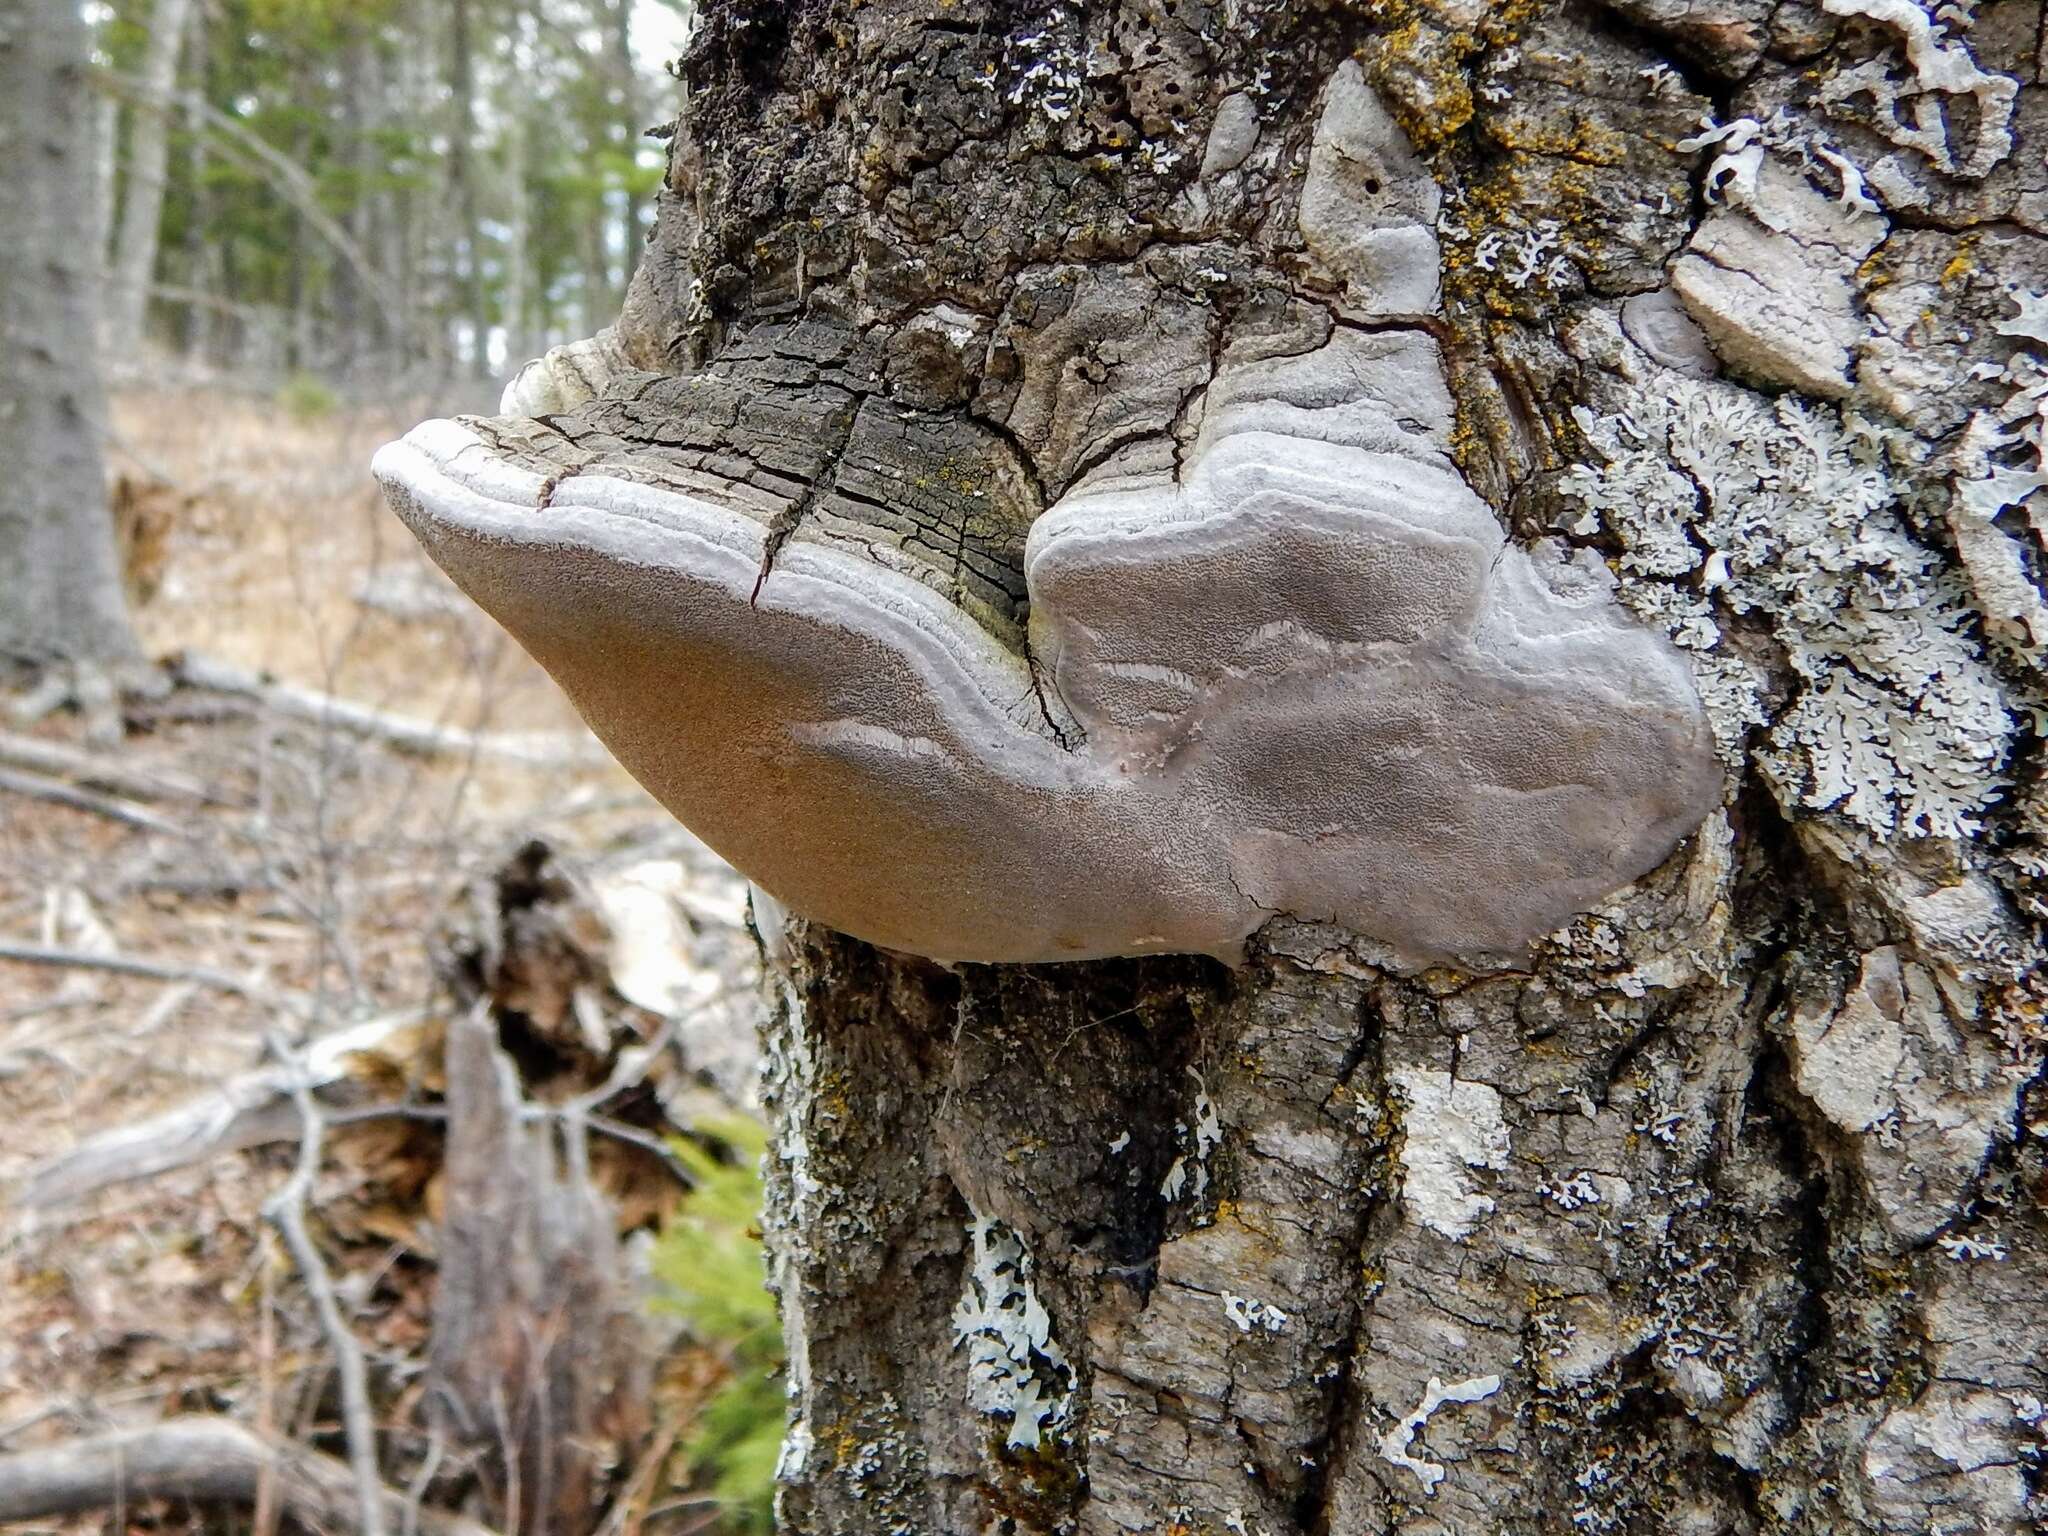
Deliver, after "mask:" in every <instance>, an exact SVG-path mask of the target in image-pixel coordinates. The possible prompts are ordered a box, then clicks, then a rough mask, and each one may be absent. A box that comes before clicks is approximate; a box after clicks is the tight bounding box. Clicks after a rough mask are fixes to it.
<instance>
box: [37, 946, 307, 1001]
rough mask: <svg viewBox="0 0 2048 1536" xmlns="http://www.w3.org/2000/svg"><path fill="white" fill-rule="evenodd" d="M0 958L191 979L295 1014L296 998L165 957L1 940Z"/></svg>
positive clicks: (147, 976)
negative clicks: (153, 957)
mask: <svg viewBox="0 0 2048 1536" xmlns="http://www.w3.org/2000/svg"><path fill="white" fill-rule="evenodd" d="M0 960H13V961H16V962H17V963H19V964H22V965H54V966H59V967H62V968H63V969H66V970H74V971H111V972H113V973H114V974H115V975H117V976H140V977H142V978H143V979H145V980H147V981H189V982H191V983H193V984H194V985H196V986H201V987H208V988H211V989H212V990H213V991H215V992H232V993H233V994H235V995H236V996H237V997H246V998H248V999H249V1000H250V1001H251V1002H257V1003H262V1004H264V1005H266V1006H268V1007H272V1008H280V1009H284V1010H286V1011H288V1012H293V1013H296V1012H298V1011H300V1009H299V1004H298V1001H297V999H294V998H291V997H288V996H286V995H283V994H281V993H277V992H273V991H271V990H270V989H269V988H268V987H265V986H261V985H259V984H258V983H256V982H253V981H250V980H248V979H247V978H246V977H242V976H231V975H229V974H228V973H227V972H226V971H216V970H210V969H209V968H207V967H206V966H203V965H177V964H173V963H171V962H169V961H165V960H145V959H143V958H141V957H140V956H137V955H96V954H93V953H91V952H90V951H88V950H82V949H62V948H59V947H57V946H54V945H49V944H17V943H14V942H13V941H12V940H8V939H0Z"/></svg>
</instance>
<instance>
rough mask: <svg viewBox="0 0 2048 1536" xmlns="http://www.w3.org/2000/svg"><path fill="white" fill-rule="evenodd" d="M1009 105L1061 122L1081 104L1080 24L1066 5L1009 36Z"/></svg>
mask: <svg viewBox="0 0 2048 1536" xmlns="http://www.w3.org/2000/svg"><path fill="white" fill-rule="evenodd" d="M1005 52H1006V54H1007V58H1006V61H1005V62H1006V63H1007V65H1008V67H1009V74H1010V88H1009V90H1008V91H1006V92H1005V93H1004V98H1005V99H1006V100H1007V101H1008V102H1009V103H1010V105H1011V106H1013V107H1016V106H1025V107H1036V108H1037V109H1038V110H1039V111H1040V112H1042V113H1044V114H1045V116H1046V117H1047V119H1049V120H1050V121H1052V122H1055V123H1064V122H1065V121H1066V120H1067V119H1068V118H1070V117H1072V116H1073V115H1074V113H1075V112H1076V111H1077V110H1078V109H1079V108H1080V105H1081V92H1082V88H1083V65H1084V59H1083V56H1082V51H1081V34H1080V25H1079V22H1078V21H1077V19H1076V18H1075V17H1074V15H1073V14H1072V13H1071V12H1070V10H1069V8H1068V7H1067V6H1066V5H1055V6H1053V7H1051V8H1050V9H1049V10H1048V11H1047V12H1046V14H1045V16H1044V18H1043V20H1042V21H1041V23H1040V24H1039V25H1038V26H1037V27H1034V28H1033V29H1032V30H1031V31H1029V32H1023V33H1019V34H1018V35H1017V36H1015V37H1012V38H1011V39H1010V40H1009V43H1008V45H1007V47H1006V49H1005Z"/></svg>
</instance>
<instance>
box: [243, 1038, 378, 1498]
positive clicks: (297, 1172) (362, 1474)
mask: <svg viewBox="0 0 2048 1536" xmlns="http://www.w3.org/2000/svg"><path fill="white" fill-rule="evenodd" d="M280 1054H281V1056H282V1059H283V1061H284V1063H285V1064H286V1065H287V1066H288V1067H289V1069H290V1071H291V1073H292V1102H293V1103H294V1104H295V1105H296V1106H297V1108H298V1112H299V1160H298V1164H297V1166H295V1167H294V1168H293V1169H292V1176H291V1177H290V1178H288V1179H286V1180H285V1181H284V1183H283V1184H281V1185H279V1186H278V1189H277V1192H276V1193H275V1194H273V1195H272V1196H271V1197H270V1198H269V1199H268V1200H266V1201H264V1202H263V1218H264V1220H266V1221H268V1222H269V1223H270V1224H271V1226H273V1227H275V1228H276V1229H277V1234H278V1236H279V1237H282V1238H283V1239H284V1245H285V1247H286V1248H288V1249H289V1250H290V1251H291V1255H292V1261H293V1262H294V1263H295V1264H297V1265H298V1269H299V1278H300V1280H302V1281H303V1282H304V1283H305V1287H306V1293H307V1294H308V1295H309V1296H311V1297H312V1299H313V1310H314V1312H315V1313H317V1314H318V1316H319V1319H320V1331H321V1332H322V1333H323V1334H325V1335H326V1337H327V1347H328V1348H329V1349H331V1350H333V1351H334V1373H335V1376H336V1377H337V1378H338V1379H339V1381H340V1384H341V1421H342V1435H343V1439H344V1441H345V1442H346V1444H347V1446H348V1459H349V1465H350V1467H351V1468H353V1470H354V1473H355V1482H356V1510H357V1513H358V1515H359V1517H360V1523H359V1525H358V1527H357V1528H358V1530H359V1531H360V1532H361V1536H384V1495H385V1488H384V1478H383V1474H382V1473H381V1472H380V1471H379V1470H378V1468H377V1426H376V1421H375V1420H374V1419H373V1418H372V1417H371V1413H370V1376H369V1371H368V1369H367V1368H366V1367H365V1366H364V1364H363V1346H362V1344H361V1343H360V1342H359V1341H358V1340H357V1338H356V1336H355V1332H354V1330H352V1329H351V1328H350V1327H349V1325H348V1319H347V1318H345V1317H343V1316H342V1315H341V1303H340V1302H339V1301H337V1300H336V1299H335V1295H334V1277H333V1276H331V1275H330V1274H328V1272H327V1263H326V1261H325V1260H324V1259H322V1258H321V1257H320V1249H319V1247H318V1246H317V1245H316V1244H315V1243H314V1242H313V1234H312V1233H311V1232H309V1231H307V1230H306V1201H307V1199H308V1198H309V1197H310V1196H311V1195H312V1193H313V1180H314V1178H315V1177H316V1176H317V1175H318V1174H319V1172H320V1150H321V1146H322V1144H323V1142H324V1139H325V1131H326V1122H325V1121H324V1120H322V1119H321V1116H320V1106H319V1105H317V1104H315V1103H314V1102H313V1089H312V1086H311V1083H310V1082H309V1080H308V1079H309V1077H310V1074H309V1073H308V1072H307V1071H306V1069H305V1067H304V1064H303V1063H301V1062H300V1061H299V1060H298V1059H297V1057H295V1056H290V1055H285V1054H284V1053H280Z"/></svg>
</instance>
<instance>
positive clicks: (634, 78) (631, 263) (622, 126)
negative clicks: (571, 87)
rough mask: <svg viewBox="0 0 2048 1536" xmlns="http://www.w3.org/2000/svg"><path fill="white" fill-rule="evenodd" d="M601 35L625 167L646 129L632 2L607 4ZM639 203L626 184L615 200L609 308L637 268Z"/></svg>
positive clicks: (614, 305)
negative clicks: (615, 249)
mask: <svg viewBox="0 0 2048 1536" xmlns="http://www.w3.org/2000/svg"><path fill="white" fill-rule="evenodd" d="M607 9H608V11H609V15H608V16H607V17H606V27H605V31H606V34H607V36H608V37H609V40H610V53H611V69H612V75H613V78H614V79H615V81H616V86H615V89H616V90H617V92H618V114H619V116H618V120H619V153H620V154H621V155H622V156H624V157H625V161H626V163H627V164H628V165H631V164H632V162H633V159H634V157H635V156H636V155H638V154H639V152H640V135H641V133H642V131H643V130H644V129H645V128H646V127H647V124H646V123H644V122H643V121H641V114H642V112H643V110H644V108H643V107H642V105H641V102H640V79H639V75H638V74H637V73H636V71H635V70H634V68H633V0H610V4H609V6H608V7H607ZM642 230H643V226H642V224H641V220H640V199H639V197H638V196H637V195H635V193H634V191H633V189H632V186H631V184H630V183H629V184H628V185H627V186H626V187H625V189H624V190H623V191H622V192H621V194H620V198H619V278H618V283H617V285H616V286H615V287H614V288H613V290H612V296H611V307H612V308H617V307H618V305H619V303H620V302H621V301H622V300H623V299H624V297H625V295H626V291H627V289H629V288H630V287H631V286H632V283H633V269H634V268H635V267H637V266H638V265H639V264H640V247H641V244H642V243H643V236H642Z"/></svg>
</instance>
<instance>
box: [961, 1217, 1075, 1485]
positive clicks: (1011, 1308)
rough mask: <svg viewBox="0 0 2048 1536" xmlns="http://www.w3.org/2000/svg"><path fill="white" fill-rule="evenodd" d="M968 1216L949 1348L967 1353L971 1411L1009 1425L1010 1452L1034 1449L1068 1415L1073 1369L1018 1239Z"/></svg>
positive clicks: (988, 1222) (985, 1220) (999, 1225)
mask: <svg viewBox="0 0 2048 1536" xmlns="http://www.w3.org/2000/svg"><path fill="white" fill-rule="evenodd" d="M969 1218H970V1219H969V1220H968V1223H967V1237H968V1241H969V1243H970V1244H971V1245H972V1248H973V1262H972V1264H971V1265H970V1266H969V1267H968V1271H967V1283H966V1285H965V1286H964V1287H963V1289H962V1290H961V1293H960V1300H959V1303H958V1304H957V1305H956V1306H955V1307H954V1308H953V1344H954V1347H955V1348H956V1349H957V1348H960V1347H962V1346H965V1347H966V1350H967V1370H968V1383H969V1385H968V1394H969V1398H970V1400H971V1401H972V1402H973V1404H974V1406H975V1407H976V1408H978V1409H979V1410H981V1412H983V1413H987V1414H993V1415H996V1416H998V1417H1007V1418H1008V1419H1009V1421H1010V1432H1009V1437H1008V1442H1007V1443H1008V1444H1009V1445H1010V1446H1011V1447H1012V1448H1013V1449H1026V1450H1028V1449H1035V1448H1036V1447H1037V1446H1038V1444H1039V1442H1040V1440H1041V1439H1042V1438H1043V1436H1044V1435H1045V1434H1046V1433H1047V1432H1048V1431H1051V1432H1054V1433H1057V1432H1058V1431H1059V1430H1060V1429H1061V1428H1062V1427H1063V1426H1064V1425H1065V1424H1066V1423H1067V1422H1068V1421H1069V1420H1070V1419H1071V1417H1072V1415H1073V1407H1074V1368H1073V1366H1072V1365H1071V1364H1069V1363H1068V1360H1067V1356H1066V1353H1065V1351H1063V1350H1062V1349H1061V1348H1060V1346H1059V1343H1058V1341H1057V1340H1055V1339H1054V1338H1053V1336H1052V1316H1051V1314H1050V1313H1048V1312H1047V1311H1046V1310H1045V1305H1044V1303H1042V1302H1041V1301H1040V1300H1039V1299H1038V1292H1037V1291H1036V1289H1034V1287H1033V1285H1032V1262H1031V1255H1030V1253H1029V1252H1028V1251H1027V1250H1026V1249H1025V1247H1024V1243H1023V1241H1022V1239H1020V1238H1019V1237H1018V1236H1017V1234H1016V1233H1014V1232H1012V1231H1011V1230H1010V1229H1009V1228H1008V1227H1005V1226H1004V1225H1002V1223H1000V1222H997V1221H993V1220H991V1219H990V1218H988V1217H986V1216H983V1215H982V1214H981V1213H980V1212H978V1211H973V1210H971V1209H970V1211H969Z"/></svg>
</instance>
